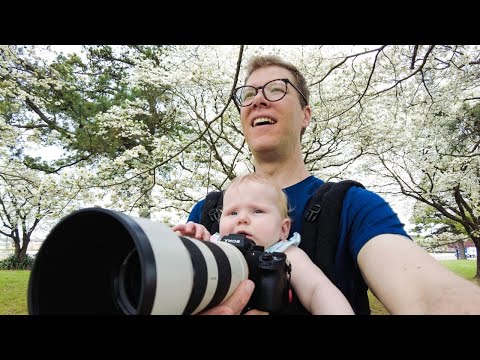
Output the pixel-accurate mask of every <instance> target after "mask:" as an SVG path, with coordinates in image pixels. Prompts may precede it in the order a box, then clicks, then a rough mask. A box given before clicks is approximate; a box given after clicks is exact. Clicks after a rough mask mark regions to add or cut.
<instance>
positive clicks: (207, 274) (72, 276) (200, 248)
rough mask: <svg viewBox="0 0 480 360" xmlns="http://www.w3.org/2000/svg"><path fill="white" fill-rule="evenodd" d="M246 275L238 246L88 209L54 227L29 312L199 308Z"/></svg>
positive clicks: (33, 280) (38, 264)
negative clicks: (193, 237) (206, 240)
mask: <svg viewBox="0 0 480 360" xmlns="http://www.w3.org/2000/svg"><path fill="white" fill-rule="evenodd" d="M247 278H248V266H247V263H246V261H245V258H244V256H243V255H242V253H241V252H240V251H239V250H238V249H237V248H236V247H235V246H233V245H230V244H227V243H222V242H204V241H200V240H195V239H191V238H188V237H183V236H178V235H177V234H175V233H174V232H173V231H172V230H171V229H170V228H169V227H167V226H165V225H164V224H161V223H159V222H154V221H150V220H148V219H144V218H137V217H133V216H128V215H125V214H123V213H121V212H117V211H113V210H108V209H103V208H86V209H81V210H78V211H76V212H74V213H72V214H70V215H68V216H66V217H65V218H63V219H62V220H60V222H59V223H58V224H57V225H56V226H55V227H54V228H53V229H52V231H51V232H50V233H49V234H48V236H47V237H46V239H45V241H44V242H43V244H42V246H41V248H40V250H39V252H38V253H37V256H36V259H35V262H34V265H33V268H32V272H31V274H30V280H29V286H28V311H29V313H30V314H34V315H36V314H131V315H151V314H152V315H156V314H169V315H173V314H194V313H198V312H200V311H202V310H206V309H208V308H210V307H213V306H216V305H218V304H220V303H221V302H223V301H224V300H225V299H226V298H228V297H229V296H230V295H231V293H232V292H233V291H234V290H235V288H236V287H237V286H238V284H239V283H240V282H241V281H243V280H245V279H247Z"/></svg>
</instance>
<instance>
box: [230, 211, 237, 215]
mask: <svg viewBox="0 0 480 360" xmlns="http://www.w3.org/2000/svg"><path fill="white" fill-rule="evenodd" d="M228 215H237V212H236V211H230V212H229V213H228Z"/></svg>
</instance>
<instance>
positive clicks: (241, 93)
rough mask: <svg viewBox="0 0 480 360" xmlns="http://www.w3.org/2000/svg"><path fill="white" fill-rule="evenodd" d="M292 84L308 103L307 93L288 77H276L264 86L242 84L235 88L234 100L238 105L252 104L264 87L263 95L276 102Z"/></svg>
mask: <svg viewBox="0 0 480 360" xmlns="http://www.w3.org/2000/svg"><path fill="white" fill-rule="evenodd" d="M288 84H290V85H292V87H293V88H294V89H295V90H297V91H298V93H299V94H300V95H301V96H302V98H303V100H304V101H305V104H308V101H307V99H306V98H305V95H303V94H302V92H301V91H300V90H298V89H297V87H296V86H295V85H293V84H292V82H291V81H290V80H288V79H275V80H272V81H269V82H267V83H266V84H265V85H263V86H258V87H255V86H250V85H245V86H240V87H238V88H236V89H235V92H234V95H233V100H234V101H235V104H236V105H238V106H242V107H245V106H250V105H252V103H253V98H254V97H255V96H256V95H257V93H258V90H260V89H262V93H263V96H264V97H265V99H267V100H268V101H270V102H275V101H279V100H282V99H283V98H284V97H285V95H286V93H287V85H288Z"/></svg>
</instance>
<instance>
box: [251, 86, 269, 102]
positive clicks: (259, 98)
mask: <svg viewBox="0 0 480 360" xmlns="http://www.w3.org/2000/svg"><path fill="white" fill-rule="evenodd" d="M267 102H268V100H267V99H266V98H265V96H264V95H263V90H262V89H258V90H257V93H256V94H255V96H254V97H253V102H252V106H258V105H260V104H266V103H267Z"/></svg>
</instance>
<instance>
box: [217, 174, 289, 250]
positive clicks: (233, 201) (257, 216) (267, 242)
mask: <svg viewBox="0 0 480 360" xmlns="http://www.w3.org/2000/svg"><path fill="white" fill-rule="evenodd" d="M285 221H287V222H288V220H285V219H283V217H282V215H281V213H280V209H279V207H278V198H277V193H276V191H275V189H274V188H272V187H269V186H268V185H267V184H262V183H259V182H253V181H249V182H243V183H240V184H237V185H234V186H233V187H230V188H229V189H228V190H227V191H226V193H225V195H224V198H223V211H222V216H221V218H220V235H221V236H225V235H229V234H244V235H246V236H247V237H248V238H250V239H252V240H253V241H255V243H256V244H257V245H261V246H264V247H265V248H267V247H269V246H271V245H272V244H274V243H276V242H277V241H278V240H280V239H286V238H287V236H288V232H289V230H290V226H289V225H288V227H287V226H285ZM286 227H287V228H286ZM285 228H286V229H285Z"/></svg>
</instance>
